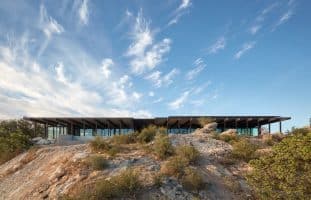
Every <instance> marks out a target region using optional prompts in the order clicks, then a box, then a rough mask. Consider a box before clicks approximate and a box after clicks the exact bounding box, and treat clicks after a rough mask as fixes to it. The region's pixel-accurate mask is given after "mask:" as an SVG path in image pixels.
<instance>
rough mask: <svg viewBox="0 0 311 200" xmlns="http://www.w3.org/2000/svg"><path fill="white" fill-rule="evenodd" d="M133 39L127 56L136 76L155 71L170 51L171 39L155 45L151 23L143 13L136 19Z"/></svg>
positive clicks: (165, 39)
mask: <svg viewBox="0 0 311 200" xmlns="http://www.w3.org/2000/svg"><path fill="white" fill-rule="evenodd" d="M132 39H133V42H132V44H131V45H130V46H129V48H128V50H127V52H126V55H127V56H128V57H131V58H132V59H131V61H130V66H131V71H132V73H134V74H142V73H144V72H145V71H148V70H152V69H154V68H155V67H156V66H157V65H159V64H160V63H161V62H162V61H163V55H164V54H166V53H167V52H169V51H170V45H171V40H170V39H169V38H164V39H163V40H162V41H160V42H158V43H156V44H153V43H154V39H153V34H152V32H151V30H150V29H149V23H148V22H146V20H145V19H144V18H143V16H142V11H140V12H139V13H138V16H137V17H136V22H135V26H134V30H133V32H132Z"/></svg>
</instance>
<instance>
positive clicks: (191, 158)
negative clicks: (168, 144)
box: [176, 145, 200, 163]
mask: <svg viewBox="0 0 311 200" xmlns="http://www.w3.org/2000/svg"><path fill="white" fill-rule="evenodd" d="M176 154H177V156H179V157H181V158H184V159H186V160H187V161H188V163H195V162H196V161H197V160H198V159H199V157H200V152H199V151H198V150H197V149H196V148H195V147H194V146H190V145H184V146H179V147H177V148H176Z"/></svg>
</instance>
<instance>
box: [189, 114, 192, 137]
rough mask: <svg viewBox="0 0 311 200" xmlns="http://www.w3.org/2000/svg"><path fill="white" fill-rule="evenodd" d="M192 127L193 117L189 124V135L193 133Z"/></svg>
mask: <svg viewBox="0 0 311 200" xmlns="http://www.w3.org/2000/svg"><path fill="white" fill-rule="evenodd" d="M191 126H192V117H191V118H190V122H189V133H191Z"/></svg>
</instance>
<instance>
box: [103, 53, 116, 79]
mask: <svg viewBox="0 0 311 200" xmlns="http://www.w3.org/2000/svg"><path fill="white" fill-rule="evenodd" d="M113 65H114V62H113V60H112V59H110V58H105V59H104V60H103V61H102V67H101V69H102V73H103V74H104V77H105V78H106V79H108V78H109V77H110V74H111V69H110V68H111V67H112V66H113Z"/></svg>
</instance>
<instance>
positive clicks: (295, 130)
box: [290, 127, 311, 135]
mask: <svg viewBox="0 0 311 200" xmlns="http://www.w3.org/2000/svg"><path fill="white" fill-rule="evenodd" d="M308 133H311V128H308V127H303V128H295V127H293V128H292V131H291V132H290V134H292V135H307V134H308Z"/></svg>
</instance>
